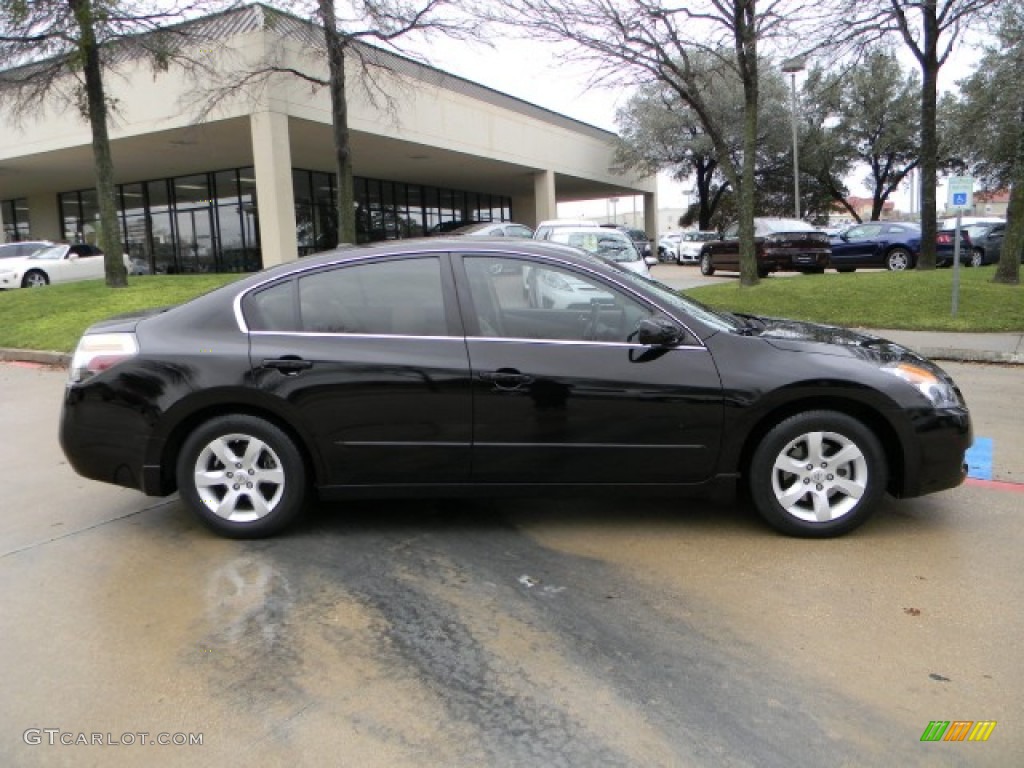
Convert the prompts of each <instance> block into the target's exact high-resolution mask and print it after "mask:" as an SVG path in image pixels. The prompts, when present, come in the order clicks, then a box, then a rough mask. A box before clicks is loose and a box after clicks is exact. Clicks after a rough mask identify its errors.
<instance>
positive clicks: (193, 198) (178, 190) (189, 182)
mask: <svg viewBox="0 0 1024 768" xmlns="http://www.w3.org/2000/svg"><path fill="white" fill-rule="evenodd" d="M174 202H175V204H176V205H177V206H178V207H179V208H181V207H183V206H185V207H189V208H192V207H195V206H199V205H209V204H210V184H209V180H208V179H207V177H206V174H205V173H204V174H201V175H199V174H197V175H195V176H179V177H178V178H176V179H174Z"/></svg>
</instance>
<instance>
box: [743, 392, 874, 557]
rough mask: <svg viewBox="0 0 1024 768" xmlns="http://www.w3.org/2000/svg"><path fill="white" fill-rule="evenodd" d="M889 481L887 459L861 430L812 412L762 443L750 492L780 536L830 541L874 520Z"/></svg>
mask: <svg viewBox="0 0 1024 768" xmlns="http://www.w3.org/2000/svg"><path fill="white" fill-rule="evenodd" d="M887 475H888V471H887V468H886V462H885V452H884V450H883V449H882V446H881V444H880V443H879V441H878V438H877V437H875V434H874V433H873V432H872V431H871V430H870V429H868V427H866V426H865V425H864V424H863V423H862V422H860V421H858V420H857V419H854V418H853V417H851V416H848V415H846V414H844V413H839V412H837V411H807V412H805V413H800V414H797V415H795V416H791V417H789V418H788V419H786V420H784V421H782V422H780V423H779V424H777V425H776V426H775V427H773V428H772V429H771V430H770V431H769V432H768V434H767V435H765V437H764V438H763V439H762V440H761V442H760V444H759V445H758V446H757V448H756V449H755V450H754V455H753V459H752V460H751V462H750V473H749V485H750V491H751V493H752V495H753V499H754V504H755V505H756V507H757V510H758V512H759V513H760V514H761V516H762V517H763V518H764V519H765V520H766V521H767V522H768V523H769V524H770V525H771V526H772V527H774V528H775V529H776V530H778V531H781V532H782V533H786V534H789V535H791V536H803V537H815V538H823V537H827V536H838V535H840V534H843V533H846V532H847V531H850V530H853V529H854V528H856V527H857V526H858V525H860V524H861V523H863V522H864V521H865V520H867V519H868V517H870V516H871V514H872V513H873V512H874V510H875V508H876V507H877V506H878V502H879V500H880V499H881V497H882V495H883V494H884V493H885V488H886V484H887V482H888V478H887Z"/></svg>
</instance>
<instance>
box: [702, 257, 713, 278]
mask: <svg viewBox="0 0 1024 768" xmlns="http://www.w3.org/2000/svg"><path fill="white" fill-rule="evenodd" d="M700 273H701V274H702V275H705V276H708V277H710V276H711V275H713V274H715V266H714V264H712V263H711V254H710V253H702V254H701V255H700Z"/></svg>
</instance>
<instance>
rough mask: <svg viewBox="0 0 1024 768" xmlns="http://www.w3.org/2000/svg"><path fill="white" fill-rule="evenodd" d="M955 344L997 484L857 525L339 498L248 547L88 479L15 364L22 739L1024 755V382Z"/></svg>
mask: <svg viewBox="0 0 1024 768" xmlns="http://www.w3.org/2000/svg"><path fill="white" fill-rule="evenodd" d="M947 367H948V368H949V369H950V371H951V372H952V373H953V374H954V376H955V377H956V378H957V380H958V381H959V382H960V383H961V385H962V387H963V388H964V390H965V393H966V395H967V397H968V401H969V402H970V403H971V405H972V407H974V408H975V413H976V418H977V419H978V421H979V424H978V432H979V434H980V433H984V434H986V435H987V436H989V437H991V439H992V440H993V445H994V446H995V449H994V452H993V461H992V471H993V477H994V479H995V480H997V481H998V482H1000V483H1002V485H996V484H989V483H985V482H983V481H979V482H978V483H976V484H974V483H972V484H968V485H965V486H964V487H962V488H959V489H957V490H954V491H950V492H947V493H943V494H938V495H935V496H931V497H926V498H922V499H914V500H908V501H904V502H896V501H892V500H889V501H887V502H886V503H885V504H884V506H883V509H882V510H881V511H880V513H879V514H878V515H877V517H876V518H875V519H873V520H872V521H870V522H869V523H868V524H867V525H866V526H865V527H864V528H862V529H860V530H859V531H857V532H855V533H854V534H852V535H850V536H848V537H845V538H842V539H836V540H831V541H818V542H808V541H798V540H794V539H788V538H784V537H780V536H778V535H776V534H774V533H772V532H771V531H770V530H768V529H767V528H765V527H764V526H763V525H762V524H761V523H760V522H759V521H758V520H757V518H756V516H755V515H754V513H753V512H752V511H750V510H749V509H747V508H746V507H744V506H743V505H739V506H736V507H715V506H711V505H705V504H703V503H699V504H695V503H686V504H681V503H680V502H675V501H671V500H651V499H635V500H634V499H629V498H621V499H615V500H602V501H599V502H594V501H592V500H577V499H570V500H550V499H535V500H518V501H515V502H512V501H505V500H491V501H487V500H484V501H460V502H429V503H424V502H415V501H403V502H360V503H358V504H349V505H344V506H335V505H332V506H327V505H324V506H321V507H318V508H316V509H314V510H312V511H311V514H310V515H309V516H308V518H307V519H306V520H305V521H304V522H303V523H302V524H301V525H300V526H298V528H297V529H296V530H295V531H294V532H292V533H290V534H289V535H286V536H283V537H281V538H278V539H274V540H268V541H257V542H238V541H228V540H224V539H219V538H217V537H215V536H213V535H211V534H209V533H208V532H207V531H206V530H205V529H204V528H203V527H201V526H200V525H198V524H197V523H196V522H194V521H193V519H192V518H191V516H190V515H189V514H188V513H187V512H186V510H185V509H184V507H183V506H182V505H181V504H180V502H178V500H177V499H176V497H171V498H169V499H165V500H161V499H150V498H146V497H143V496H141V495H140V494H138V493H135V492H133V491H128V490H123V489H117V488H112V487H107V486H103V485H99V484H95V483H91V482H89V481H86V480H83V479H80V478H78V477H77V476H75V475H74V474H73V473H72V472H71V471H70V470H69V469H68V468H67V467H66V465H64V464H63V457H62V456H61V454H60V451H59V448H58V447H57V445H56V440H55V433H56V422H57V403H58V402H59V399H60V392H61V388H62V386H63V373H61V372H55V371H50V370H45V369H41V370H32V369H25V368H14V367H11V366H5V365H0V387H2V389H3V391H4V392H5V393H6V394H7V397H5V398H4V401H3V403H2V404H0V425H2V427H3V430H4V434H5V438H6V439H5V440H4V441H3V444H2V446H0V471H2V472H3V476H2V478H0V480H2V483H0V487H2V488H3V494H4V495H3V497H2V498H3V501H2V506H3V508H4V515H3V516H2V518H0V583H2V584H3V590H2V591H0V617H2V621H3V632H2V633H0V665H2V672H3V679H4V683H5V684H4V690H3V693H2V694H0V723H3V726H2V728H0V765H3V766H22V765H24V766H37V765H44V766H45V765H75V766H88V765H97V766H121V765H125V766H127V765H144V766H163V765H169V766H172V765H173V766H176V765H181V766H192V765H195V766H200V765H202V766H206V765H214V764H222V765H239V764H252V765H280V764H285V763H287V764H290V765H293V766H301V765H316V766H322V765H352V766H407V765H408V766H423V765H438V766H442V765H443V766H480V765H487V766H523V765H531V766H536V765H544V766H562V765H564V766H596V765H609V766H611V765H630V766H633V765H643V766H689V765H696V766H701V765H709V766H794V765H857V766H861V765H935V764H943V765H972V766H973V765H991V766H1007V765H1019V764H1021V762H1022V760H1021V758H1022V756H1024V733H1022V717H1021V715H1022V714H1024V696H1022V694H1021V693H1020V692H1021V691H1022V690H1024V672H1022V668H1021V665H1020V664H1019V648H1020V640H1019V638H1020V636H1021V631H1022V629H1024V627H1022V624H1024V621H1022V615H1021V612H1020V608H1019V606H1020V605H1021V600H1022V597H1024V588H1022V587H1021V585H1020V582H1019V579H1018V578H1017V577H1016V574H1017V573H1019V572H1020V568H1021V564H1022V563H1021V560H1022V556H1021V552H1022V551H1024V548H1022V543H1024V541H1022V540H1024V531H1022V527H1021V512H1022V510H1024V505H1022V500H1024V495H1022V494H1021V492H1020V491H1019V490H1018V486H1017V484H1016V481H1020V480H1021V477H1020V474H1021V468H1022V467H1024V461H1022V460H1021V456H1020V448H1017V447H1015V445H1016V443H1015V439H1014V436H1015V435H1017V434H1021V432H1020V427H1021V426H1024V425H1021V424H1020V423H1019V420H1024V417H1020V416H1017V415H1015V414H1016V413H1019V408H1018V409H1016V410H1014V408H1011V407H1010V404H1013V405H1014V407H1015V406H1016V404H1017V403H1020V402H1021V401H1022V396H1024V391H1022V389H1024V385H1022V383H1021V381H1020V379H1021V378H1022V377H1020V374H1019V371H1014V372H1012V374H1015V375H1011V374H1008V373H1007V372H1006V370H1005V369H1002V368H996V367H991V366H972V367H969V368H968V367H966V366H947ZM936 720H939V721H947V720H948V721H983V720H987V721H995V722H996V723H997V725H996V727H995V728H994V729H993V730H992V732H991V735H990V737H989V739H988V741H986V742H984V743H968V742H963V743H949V742H937V743H923V742H922V741H921V737H922V734H923V733H924V731H925V730H926V729H927V727H928V726H929V723H930V722H932V721H936ZM96 736H98V737H99V739H98V743H92V742H93V741H96V738H95V737H96ZM197 736H198V737H199V738H201V740H202V744H195V743H192V744H189V743H188V741H189V740H190V739H191V740H192V741H193V742H194V741H196V740H197V739H196V737H197ZM83 741H84V742H85V743H82V742H83ZM158 741H169V742H171V743H169V744H160V743H155V742H158ZM51 742H52V743H51ZM62 742H70V743H62ZM150 742H154V743H150ZM178 742H183V743H178Z"/></svg>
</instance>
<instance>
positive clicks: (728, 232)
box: [725, 222, 740, 237]
mask: <svg viewBox="0 0 1024 768" xmlns="http://www.w3.org/2000/svg"><path fill="white" fill-rule="evenodd" d="M739 233H740V225H739V223H738V222H737V223H734V224H730V225H729V226H728V227H726V229H725V237H737V236H738V235H739Z"/></svg>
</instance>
